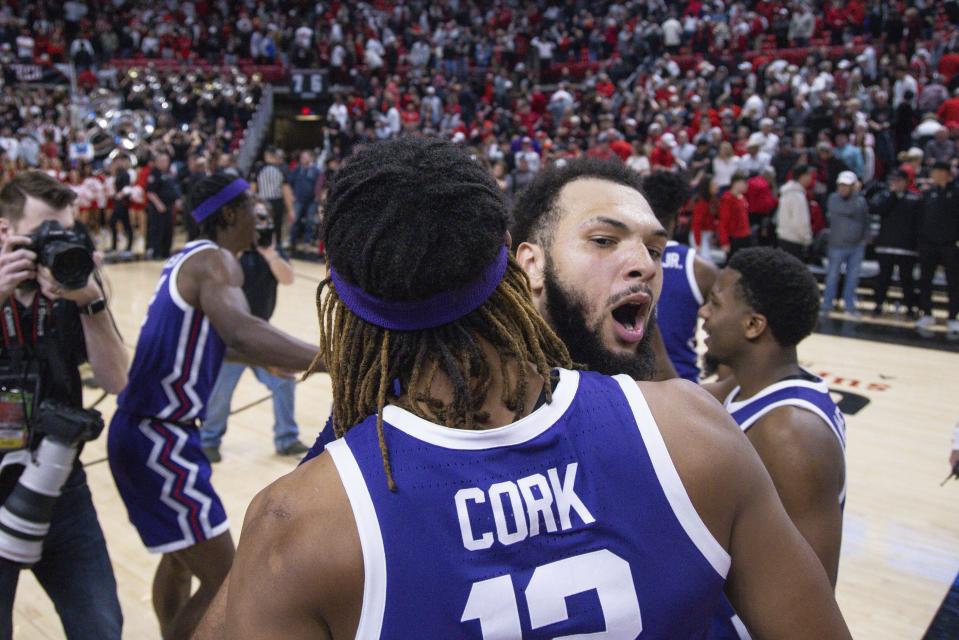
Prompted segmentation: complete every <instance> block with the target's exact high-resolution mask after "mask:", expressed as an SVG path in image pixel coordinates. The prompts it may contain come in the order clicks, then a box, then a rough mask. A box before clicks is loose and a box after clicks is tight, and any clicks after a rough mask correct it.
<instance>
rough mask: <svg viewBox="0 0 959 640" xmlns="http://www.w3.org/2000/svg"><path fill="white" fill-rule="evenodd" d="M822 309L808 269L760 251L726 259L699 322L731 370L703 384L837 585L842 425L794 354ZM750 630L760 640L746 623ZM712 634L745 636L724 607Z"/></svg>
mask: <svg viewBox="0 0 959 640" xmlns="http://www.w3.org/2000/svg"><path fill="white" fill-rule="evenodd" d="M818 312H819V288H818V286H817V285H816V280H815V278H813V276H812V274H811V273H810V272H809V270H808V269H807V268H806V266H805V265H804V264H803V263H802V262H801V261H800V260H798V259H797V258H795V257H793V256H791V255H790V254H788V253H786V252H785V251H781V250H778V249H771V248H767V247H762V248H753V249H744V250H742V251H740V252H738V253H737V254H736V255H734V256H733V257H732V258H731V259H730V261H729V263H728V264H727V266H726V268H725V269H723V270H722V272H720V275H719V279H718V280H717V282H716V285H715V286H714V287H713V289H712V291H710V293H709V297H708V298H707V300H706V304H705V305H703V307H702V309H701V310H700V315H701V316H702V318H703V321H704V322H703V329H704V330H705V331H706V333H707V334H708V337H707V338H706V346H707V349H708V351H707V355H708V356H712V357H714V358H716V360H717V361H719V362H720V363H721V364H725V365H727V366H729V367H730V369H731V370H732V372H733V375H732V376H731V377H730V378H727V379H726V380H723V381H721V382H718V383H715V384H711V385H706V387H707V388H708V390H709V391H710V392H711V393H712V394H713V395H714V396H715V397H716V398H717V399H718V400H720V401H721V402H723V404H724V406H725V407H726V409H727V410H728V411H729V412H730V414H732V417H733V419H734V420H735V421H736V422H737V423H738V424H739V426H740V428H741V429H742V430H743V431H744V432H745V433H746V436H747V437H748V438H749V441H750V442H751V443H752V444H753V446H754V447H755V448H756V451H757V452H758V453H759V457H760V458H761V459H762V461H763V463H764V464H765V466H766V469H767V470H768V471H769V475H770V476H771V477H772V480H773V483H774V484H775V486H776V489H777V491H778V493H779V497H780V499H781V500H782V503H783V506H784V507H785V508H786V513H787V514H788V515H789V517H790V518H791V519H792V521H793V524H795V525H796V527H797V528H798V529H799V532H800V533H801V534H802V535H803V537H805V539H806V541H807V542H808V543H809V545H810V546H811V547H812V549H813V551H815V552H816V555H818V556H819V560H820V562H821V563H822V566H823V567H824V568H825V570H826V574H827V575H828V577H829V581H830V583H831V584H832V585H833V587H835V584H836V574H837V572H838V569H839V549H840V546H841V543H842V514H843V505H844V503H845V497H846V471H845V460H844V458H845V455H844V449H845V442H846V429H845V421H844V419H843V415H842V412H841V411H840V410H839V408H838V407H837V406H836V404H835V402H833V400H832V398H831V397H830V395H829V389H828V387H827V386H826V383H825V382H824V381H823V380H822V379H821V378H819V377H817V376H815V375H813V374H812V373H810V372H808V371H806V370H805V369H803V368H802V367H801V366H800V365H799V361H798V358H797V355H796V346H797V345H798V344H799V343H800V342H801V341H802V340H803V339H804V338H806V336H808V335H809V334H810V333H812V330H813V328H814V327H815V325H816V318H817V314H818ZM738 610H739V609H738V608H737V611H738ZM746 627H747V628H748V629H749V630H751V631H753V632H754V633H756V634H757V635H760V636H761V637H765V634H762V633H759V632H758V630H756V629H754V628H753V627H752V625H751V624H750V623H749V621H748V620H747V621H746ZM709 637H710V638H714V639H720V638H722V639H725V638H739V637H748V635H747V634H746V632H745V629H743V628H742V623H741V622H740V621H739V620H736V619H735V618H734V617H733V612H732V610H730V609H729V608H728V606H725V607H724V608H723V609H722V610H721V612H720V614H719V615H718V616H717V620H716V623H715V624H714V626H713V628H712V629H711V631H710V635H709Z"/></svg>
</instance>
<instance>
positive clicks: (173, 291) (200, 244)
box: [167, 240, 217, 311]
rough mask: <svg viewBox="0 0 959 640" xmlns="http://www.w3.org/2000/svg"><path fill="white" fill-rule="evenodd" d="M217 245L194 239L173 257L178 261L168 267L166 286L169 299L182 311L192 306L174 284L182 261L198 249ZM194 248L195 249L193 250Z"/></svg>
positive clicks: (211, 247)
mask: <svg viewBox="0 0 959 640" xmlns="http://www.w3.org/2000/svg"><path fill="white" fill-rule="evenodd" d="M216 248H217V245H216V244H215V243H213V242H211V241H210V240H194V241H193V242H188V243H186V245H184V247H183V250H182V251H181V252H180V253H179V254H178V255H176V256H174V257H173V259H174V260H177V259H178V258H179V260H178V262H177V263H176V264H175V265H173V268H172V269H170V276H169V278H167V286H168V287H169V291H170V299H171V300H173V303H174V304H175V305H176V306H178V307H180V309H182V310H183V311H186V310H187V309H191V308H192V307H191V306H190V305H189V304H188V303H187V301H186V300H184V299H183V296H182V295H180V288H179V287H178V286H177V284H176V280H177V276H178V275H179V274H180V267H182V266H183V263H184V262H186V261H187V260H188V259H189V258H191V257H192V256H194V255H196V254H197V253H199V252H200V251H206V250H207V249H216ZM194 249H195V251H194Z"/></svg>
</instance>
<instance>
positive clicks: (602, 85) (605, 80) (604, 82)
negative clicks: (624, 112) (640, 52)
mask: <svg viewBox="0 0 959 640" xmlns="http://www.w3.org/2000/svg"><path fill="white" fill-rule="evenodd" d="M596 93H598V94H599V95H601V96H603V97H604V98H612V97H613V94H614V93H616V85H615V84H613V83H612V82H610V79H609V76H608V75H606V74H605V73H601V74H599V81H598V82H597V83H596Z"/></svg>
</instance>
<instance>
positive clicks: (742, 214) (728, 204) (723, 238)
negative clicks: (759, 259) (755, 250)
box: [717, 191, 752, 247]
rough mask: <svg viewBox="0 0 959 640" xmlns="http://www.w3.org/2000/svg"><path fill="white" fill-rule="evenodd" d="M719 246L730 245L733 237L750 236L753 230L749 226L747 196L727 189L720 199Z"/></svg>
mask: <svg viewBox="0 0 959 640" xmlns="http://www.w3.org/2000/svg"><path fill="white" fill-rule="evenodd" d="M717 231H718V232H719V246H721V247H725V246H728V245H729V241H730V240H731V239H732V238H748V237H749V236H750V235H751V234H752V231H751V230H750V228H749V212H748V211H747V209H746V198H744V197H742V196H735V195H733V192H732V191H727V192H726V193H724V194H723V197H722V198H720V200H719V226H718V227H717Z"/></svg>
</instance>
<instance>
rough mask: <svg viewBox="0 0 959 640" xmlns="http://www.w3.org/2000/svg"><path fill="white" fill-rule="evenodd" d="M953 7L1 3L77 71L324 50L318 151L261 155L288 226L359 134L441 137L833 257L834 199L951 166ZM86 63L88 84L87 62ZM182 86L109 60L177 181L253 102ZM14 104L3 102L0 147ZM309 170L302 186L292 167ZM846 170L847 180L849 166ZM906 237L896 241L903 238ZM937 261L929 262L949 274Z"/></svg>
mask: <svg viewBox="0 0 959 640" xmlns="http://www.w3.org/2000/svg"><path fill="white" fill-rule="evenodd" d="M957 25H959V2H957V1H956V0H947V1H945V2H929V1H928V0H907V1H903V2H879V1H871V2H870V1H864V0H851V1H849V2H841V1H839V0H827V1H826V2H803V1H799V0H795V1H783V0H758V1H755V0H747V1H744V2H723V1H722V0H716V1H713V2H709V1H706V2H703V1H702V0H689V1H688V2H685V3H666V2H662V1H661V0H637V1H634V2H582V1H572V2H567V3H563V4H559V5H557V4H556V3H545V2H540V3H514V2H488V3H480V2H472V1H467V0H452V1H450V2H446V3H425V2H415V1H414V2H390V1H385V0H381V1H376V2H371V3H348V2H279V1H269V0H267V1H260V2H228V1H226V0H221V1H220V2H206V1H197V2H165V3H146V2H136V1H124V0H111V1H110V2H105V1H104V2H82V1H78V0H70V1H69V2H66V3H64V4H62V5H61V4H54V3H50V2H37V3H29V4H23V5H20V7H19V8H18V9H17V10H16V11H14V10H12V9H11V8H9V7H7V8H6V9H5V10H4V11H0V57H2V56H4V55H5V56H7V58H15V59H17V60H21V61H25V60H31V61H33V62H38V63H56V62H59V61H72V62H74V63H75V64H76V65H77V67H78V68H80V69H87V68H88V67H90V68H95V67H97V66H102V65H105V64H106V63H107V62H108V61H109V60H111V59H113V58H135V59H137V58H145V59H159V60H163V59H170V60H182V61H185V62H188V63H189V62H201V61H202V62H209V63H216V64H223V63H226V64H233V63H238V62H240V61H252V62H257V63H267V64H270V63H277V64H282V65H284V66H286V67H287V68H296V67H299V68H304V67H308V68H320V69H326V70H327V71H328V77H327V80H328V83H327V84H328V85H329V86H331V87H332V91H331V93H330V94H329V95H328V98H329V102H330V106H329V108H328V109H324V111H325V116H326V117H325V122H324V123H323V124H322V126H323V131H324V135H323V139H324V143H323V145H322V147H320V148H317V149H314V150H311V153H310V154H309V155H308V156H302V157H301V154H300V153H298V152H297V153H293V154H291V155H290V157H289V161H287V160H286V159H278V158H276V157H275V154H274V157H273V158H272V160H273V162H272V163H273V164H279V165H282V166H283V167H284V169H285V170H286V171H291V170H295V169H297V168H298V167H299V166H300V164H301V163H302V162H303V158H306V161H307V162H308V163H309V167H307V168H308V169H310V171H306V172H304V171H300V172H299V174H297V175H298V176H299V178H298V179H299V182H300V184H299V186H298V187H296V190H297V192H298V193H299V194H300V195H299V196H294V195H292V191H293V190H294V189H293V185H291V186H290V187H289V193H285V194H284V196H283V198H282V199H283V201H284V205H283V207H284V210H285V211H286V213H287V215H289V216H290V217H291V218H293V219H296V220H298V221H300V218H303V219H304V220H305V219H306V218H310V217H315V215H316V214H315V213H314V211H315V210H316V209H317V208H321V207H322V192H323V188H322V185H323V184H324V183H325V181H326V180H327V179H328V177H329V175H328V174H329V173H330V171H333V170H335V167H336V164H337V163H338V162H339V161H340V160H342V159H343V158H344V157H346V156H347V155H348V154H349V153H350V151H351V150H352V148H354V147H355V146H356V145H359V144H363V143H364V142H368V141H371V140H375V139H383V138H389V137H393V136H398V135H408V134H421V135H438V136H443V137H448V138H450V139H452V140H454V141H456V142H458V143H461V144H463V145H468V146H470V147H471V148H472V149H473V150H474V153H475V155H476V157H477V158H478V159H480V160H481V161H483V162H486V163H488V165H489V167H490V170H491V171H493V173H494V174H495V175H496V177H497V180H498V181H499V183H500V184H501V186H502V187H503V189H504V191H506V192H507V194H508V195H509V196H510V197H515V196H516V195H517V194H518V193H519V192H520V191H522V189H523V188H524V187H525V185H527V184H528V183H529V182H530V181H531V180H532V177H533V176H534V175H535V174H536V172H537V171H538V170H539V169H540V168H542V167H544V166H547V165H549V164H550V163H554V162H562V161H564V160H565V159H568V158H573V157H578V156H582V155H588V156H592V157H598V158H609V159H615V158H618V159H619V160H621V161H623V162H625V163H627V164H628V165H629V166H631V167H633V168H635V169H637V170H638V171H641V172H648V171H654V170H659V169H665V170H679V171H684V172H685V173H686V174H687V175H688V177H689V179H690V181H691V184H692V186H693V189H694V194H696V195H695V196H694V197H691V198H690V203H689V207H688V212H687V213H688V219H689V223H688V229H689V232H690V236H691V240H692V242H693V243H695V244H697V245H698V246H700V248H701V249H703V250H704V251H703V252H704V253H705V254H707V255H711V254H713V253H715V255H716V257H717V258H718V257H719V254H720V253H723V254H727V255H728V253H729V252H731V251H735V250H736V248H738V247H740V246H746V245H747V244H749V243H752V242H757V241H758V242H764V243H777V244H782V246H783V247H784V248H787V249H788V250H790V251H792V252H794V253H796V254H797V255H801V256H802V257H804V258H806V259H810V258H814V257H815V256H817V255H824V254H827V253H829V254H832V255H833V257H834V258H837V257H838V256H839V254H837V253H835V251H834V250H836V249H837V245H836V244H835V242H836V239H835V237H833V240H832V241H830V240H828V239H827V238H828V234H826V233H824V232H825V231H826V230H827V229H828V228H829V227H830V226H832V224H833V220H834V218H837V216H839V215H840V214H839V213H838V211H839V209H843V210H850V211H851V210H853V209H856V210H859V209H861V208H862V207H860V206H859V205H858V204H857V205H856V206H855V207H851V206H846V205H845V204H839V203H838V201H837V200H836V198H834V197H833V195H834V194H836V193H838V192H840V191H842V192H845V190H846V187H847V186H848V187H849V190H850V192H851V193H852V195H850V196H848V197H849V198H854V199H856V200H857V202H858V198H859V197H860V196H859V195H857V194H861V195H862V196H864V197H863V198H862V199H863V201H865V202H866V203H867V205H868V206H867V209H868V212H869V213H872V214H877V213H878V212H879V211H880V209H881V207H879V206H878V205H876V206H872V205H871V204H870V203H871V202H872V201H873V200H874V199H875V198H874V196H877V197H878V196H879V195H881V194H882V193H884V192H885V191H886V187H885V185H886V183H887V181H888V180H889V178H890V177H892V176H894V175H899V172H902V173H903V174H904V175H905V176H906V179H907V183H906V190H907V192H908V193H911V194H913V195H916V196H918V197H919V199H920V200H922V199H923V198H924V197H925V196H924V195H923V193H924V191H925V190H928V189H929V188H931V186H932V184H933V177H932V174H933V169H932V168H933V166H936V163H946V164H947V165H948V166H949V167H950V175H954V174H955V171H956V167H955V165H956V144H957V135H959V30H957ZM210 73H214V72H212V71H211V72H210ZM84 78H85V81H84V82H85V84H84V86H86V87H87V88H88V89H91V90H92V88H93V87H94V86H96V85H97V84H98V82H99V81H100V80H101V79H102V76H101V75H96V74H94V73H92V71H91V72H89V73H88V74H87V75H86V76H84ZM206 81H207V82H210V81H211V80H210V79H206ZM178 83H180V84H188V81H187V80H185V79H183V78H180V77H177V78H176V79H173V78H163V79H159V78H155V79H154V82H143V81H138V80H137V79H136V78H132V77H131V76H129V75H123V76H121V79H120V82H119V83H118V85H119V86H118V89H117V90H118V91H119V92H120V93H121V94H122V95H123V102H124V104H126V105H130V104H135V106H134V107H130V108H140V109H144V110H146V111H154V112H157V113H162V117H158V122H157V133H155V134H154V136H153V138H152V140H153V141H154V143H153V147H154V149H152V151H153V152H154V153H156V152H157V151H158V150H159V148H164V149H165V150H166V151H167V152H168V153H169V154H170V155H171V156H172V157H173V160H174V162H173V166H174V169H173V171H175V172H177V173H178V174H179V175H180V176H181V177H182V176H188V175H190V174H192V173H194V171H196V170H199V169H197V166H201V167H202V170H205V171H211V170H214V169H220V168H223V167H224V166H229V157H228V155H227V159H226V160H224V154H229V152H230V151H231V150H232V148H231V144H232V143H231V141H230V135H231V134H232V133H234V132H235V131H236V127H235V126H231V125H235V124H236V123H242V122H245V117H246V116H248V113H247V111H248V109H249V106H250V105H249V103H247V102H245V101H244V100H237V99H235V98H231V97H226V96H224V93H226V92H220V91H216V90H214V91H211V92H210V91H208V92H207V93H208V94H212V96H211V98H212V99H209V100H205V101H204V99H203V98H201V97H200V96H199V95H198V94H202V93H203V92H187V95H188V96H194V97H195V99H191V98H189V97H188V98H186V102H185V103H184V102H181V100H180V99H181V98H182V97H183V96H182V95H181V94H177V93H176V87H177V86H178ZM137 89H139V91H137ZM4 91H5V94H4V99H5V101H7V103H8V106H6V107H5V108H6V109H7V111H8V112H9V111H10V108H11V107H10V105H11V104H15V105H16V108H17V109H18V110H19V111H20V112H23V111H24V109H23V105H22V104H21V103H20V102H18V98H17V96H16V95H15V94H12V93H11V91H12V89H11V87H9V86H7V87H5V89H4ZM38 95H39V96H41V98H39V99H40V100H41V101H42V99H43V98H42V96H43V94H42V93H40V94H38ZM47 104H57V105H58V106H57V107H56V108H54V109H53V110H52V111H50V110H49V108H48V107H45V106H43V104H39V105H32V104H31V105H30V106H29V107H28V108H27V115H30V114H32V113H34V112H36V120H38V121H39V122H41V123H43V124H42V125H41V126H47V127H50V126H51V124H50V123H57V124H56V125H54V126H55V128H56V129H57V130H58V131H59V134H56V135H58V136H59V140H58V141H57V142H55V144H57V145H58V151H59V153H58V154H57V155H58V157H59V158H60V161H61V162H63V163H65V165H64V167H65V168H67V167H69V168H76V169H77V170H78V171H79V170H80V168H79V165H78V163H77V158H78V156H71V155H70V153H71V151H70V149H71V145H73V144H80V145H82V144H83V141H82V140H78V139H77V138H78V134H76V133H73V132H71V131H69V130H68V127H66V126H65V124H66V120H67V117H68V114H66V113H64V112H63V108H62V104H60V103H58V102H57V101H56V100H52V101H49V100H48V102H47ZM164 105H166V106H164ZM161 119H165V122H162V123H161V122H160V120H161ZM23 120H24V117H23V116H21V117H20V118H19V119H17V118H14V119H12V120H10V126H5V127H4V133H3V137H2V138H0V146H3V147H4V148H6V147H7V143H6V142H5V141H6V140H8V139H9V138H10V137H11V136H13V137H16V136H18V135H20V133H19V131H20V128H21V127H20V126H17V125H20V124H21V122H22V121H23ZM7 123H8V119H7V118H6V117H5V118H4V119H3V122H2V124H4V125H6V124H7ZM182 124H186V125H187V131H185V132H179V131H178V130H177V126H179V125H182ZM318 126H320V125H318ZM35 128H36V127H35ZM198 132H202V133H201V134H200V135H198ZM224 133H225V134H226V135H223V134H224ZM38 142H39V144H40V146H41V147H43V146H44V145H48V144H50V143H49V142H48V141H47V139H46V137H41V138H40V139H38ZM233 142H235V141H233ZM27 146H28V147H30V146H31V145H30V144H28V145H27ZM31 152H32V150H28V152H27V155H28V156H29V154H30V153H31ZM8 155H9V154H8ZM38 155H39V156H40V157H41V159H42V157H43V156H44V154H42V153H40V154H38ZM143 160H148V158H143ZM8 161H9V158H8ZM50 162H52V160H51V161H50ZM314 173H315V174H316V175H315V184H314V187H313V188H312V189H311V188H308V187H307V186H306V182H307V181H308V180H310V179H313V178H311V177H304V176H313V175H314ZM849 175H852V176H854V177H855V184H854V185H845V184H843V185H841V184H840V183H841V182H843V181H845V182H848V181H849ZM841 176H845V177H844V178H843V180H840V177H841ZM78 177H82V176H78ZM841 197H842V196H841ZM304 199H309V204H308V205H304V204H303V200H304ZM275 200H277V201H279V200H280V198H275ZM831 203H832V208H833V209H835V211H830V208H831ZM837 207H838V209H837ZM303 212H308V213H303ZM948 224H951V223H948V221H947V226H948ZM294 226H295V229H296V232H297V233H298V232H299V231H301V230H302V228H303V226H304V224H299V223H298V224H296V225H294ZM307 226H308V225H307ZM867 226H868V225H867ZM950 229H951V227H950ZM950 229H946V230H944V231H943V234H944V236H943V237H949V235H950V234H951V233H953V231H951V230H950ZM871 235H872V231H871V230H870V231H863V234H862V238H861V239H859V240H856V243H859V244H862V245H865V244H866V243H867V242H868V241H869V240H871V239H872V238H871ZM847 240H848V239H847ZM860 240H861V242H860ZM918 242H919V239H918V237H917V238H916V239H915V242H913V241H911V240H910V241H908V242H907V244H909V245H910V246H909V247H908V248H906V249H903V250H905V251H913V252H915V253H916V255H917V256H918V253H919V248H918V245H917V244H916V243H918ZM859 244H856V246H859ZM913 245H916V246H913ZM844 249H849V247H844ZM947 253H948V252H947ZM859 255H860V252H859V251H844V252H843V253H842V256H843V257H842V258H839V260H838V261H839V262H841V263H845V264H846V269H845V270H846V271H847V273H852V274H855V272H856V271H857V268H855V267H856V264H855V263H856V261H857V260H861V258H859ZM953 260H954V257H952V256H951V254H950V255H948V256H946V257H945V258H943V260H940V262H942V263H943V264H944V265H945V266H946V271H947V274H953V277H952V278H950V284H949V286H950V287H951V289H952V290H955V288H956V286H957V284H956V281H957V280H959V276H956V275H954V274H955V273H956V269H955V268H954V265H953V262H952V261H953ZM956 260H959V259H956ZM831 262H832V264H833V265H834V268H835V264H836V263H837V260H835V259H834V260H832V261H831ZM903 270H904V267H903V268H900V269H899V271H900V280H902V278H903V276H902V274H901V272H902V271H903ZM835 275H838V273H837V274H835ZM847 279H848V278H847ZM853 280H854V278H853ZM954 297H959V295H956V296H954ZM847 303H848V298H847ZM828 306H829V305H827V307H828Z"/></svg>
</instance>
